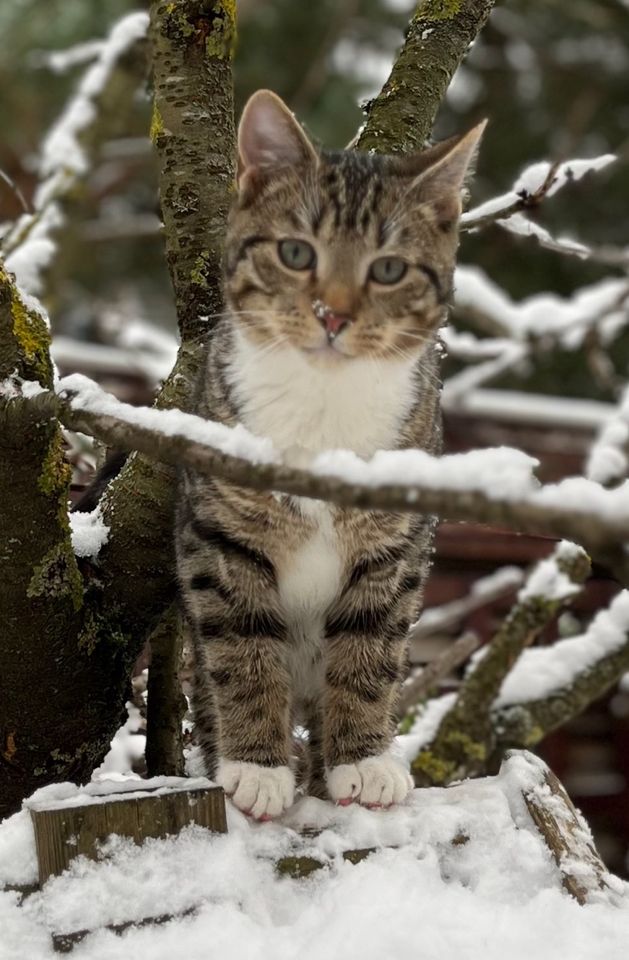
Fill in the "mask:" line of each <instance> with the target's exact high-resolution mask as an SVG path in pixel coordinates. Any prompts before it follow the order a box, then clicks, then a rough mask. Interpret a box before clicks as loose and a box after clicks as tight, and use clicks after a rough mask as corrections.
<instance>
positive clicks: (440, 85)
mask: <svg viewBox="0 0 629 960" xmlns="http://www.w3.org/2000/svg"><path fill="white" fill-rule="evenodd" d="M495 2H496V0H423V2H421V3H419V4H418V5H417V9H416V11H415V14H414V15H413V17H412V19H411V21H410V23H409V25H408V27H407V30H406V42H405V44H404V47H403V48H402V50H401V51H400V54H399V56H398V57H397V59H396V61H395V63H394V65H393V69H392V70H391V74H390V76H389V79H388V80H387V82H386V83H385V85H384V87H383V88H382V91H381V92H380V93H379V94H378V96H377V97H376V98H375V99H374V100H372V101H371V103H370V104H369V107H368V109H367V121H366V124H365V127H364V129H363V130H362V131H361V133H360V134H359V136H358V140H357V142H356V146H357V148H358V149H359V150H373V151H375V152H377V153H407V152H410V151H412V150H421V149H422V148H423V147H424V146H425V143H426V140H427V139H428V137H429V136H430V133H431V130H432V127H433V123H434V119H435V116H436V114H437V110H438V109H439V105H440V103H441V101H442V100H443V97H444V95H445V92H446V90H447V89H448V86H449V84H450V81H451V79H452V77H453V76H454V73H455V71H456V69H457V67H458V66H459V64H460V63H461V61H462V60H463V58H464V56H465V54H466V53H467V50H468V47H469V45H470V44H471V43H472V42H473V41H474V40H475V39H476V37H477V35H478V34H479V33H480V31H481V30H482V28H483V27H484V25H485V23H486V22H487V19H488V18H489V14H490V13H491V11H492V9H493V7H494V5H495Z"/></svg>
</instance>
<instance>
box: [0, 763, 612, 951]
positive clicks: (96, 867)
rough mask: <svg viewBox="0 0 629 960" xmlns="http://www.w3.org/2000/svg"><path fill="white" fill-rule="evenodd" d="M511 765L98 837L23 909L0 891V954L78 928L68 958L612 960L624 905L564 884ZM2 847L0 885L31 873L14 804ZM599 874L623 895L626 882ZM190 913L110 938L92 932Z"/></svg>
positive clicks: (535, 777) (530, 770) (527, 781)
mask: <svg viewBox="0 0 629 960" xmlns="http://www.w3.org/2000/svg"><path fill="white" fill-rule="evenodd" d="M518 761H519V758H517V757H516V758H513V759H512V760H510V761H509V762H508V763H507V764H505V766H504V767H503V770H502V772H501V774H500V775H499V776H497V777H491V778H486V779H484V780H477V781H473V782H469V783H465V784H461V785H458V786H452V787H450V788H448V789H444V790H442V789H423V790H415V791H414V792H413V793H412V794H411V796H410V798H409V800H408V801H407V802H406V803H405V804H403V805H402V806H400V807H398V808H395V809H393V810H390V811H370V810H366V809H363V808H359V807H356V806H352V807H348V808H341V807H335V806H333V805H332V804H330V803H325V802H323V801H320V800H315V799H312V798H304V799H302V800H300V801H299V802H298V803H297V804H296V805H295V806H294V807H293V808H292V809H291V810H290V811H289V812H288V813H287V814H286V815H285V817H284V819H283V820H282V822H277V823H267V824H254V823H252V822H251V821H249V820H248V819H247V818H246V817H245V816H243V815H242V814H240V813H238V812H237V811H236V810H235V809H233V808H231V807H230V806H229V805H228V828H229V833H228V834H226V835H212V834H210V833H209V832H207V831H205V830H203V829H201V828H199V827H194V826H190V827H187V828H185V829H184V830H183V831H182V832H181V833H180V834H179V835H178V836H175V837H169V838H166V839H162V840H147V841H146V842H145V843H144V844H143V845H142V846H141V847H136V846H134V845H133V844H132V843H131V842H130V841H128V840H126V839H123V838H110V839H109V840H108V841H107V842H106V843H105V844H104V845H103V847H102V849H101V859H100V860H99V861H97V862H91V861H87V860H85V859H83V858H77V859H75V860H74V861H73V862H72V864H71V866H70V868H69V869H68V870H67V871H66V872H65V873H64V874H62V875H61V876H59V877H54V878H51V879H50V880H49V881H48V882H47V883H46V885H45V886H44V888H43V890H41V891H38V892H35V893H33V894H31V895H30V896H29V897H27V898H26V899H25V900H24V902H23V905H22V906H21V907H20V906H18V896H17V894H16V893H13V892H4V893H0V926H1V928H2V931H3V937H2V947H1V948H0V951H2V954H1V955H2V958H3V960H18V958H19V960H22V958H25V957H28V960H52V958H53V957H54V956H55V954H54V953H53V949H52V944H51V941H50V938H49V934H50V932H51V931H54V932H56V933H67V932H71V931H74V930H84V929H89V930H94V931H95V932H94V933H92V934H91V935H89V936H88V937H87V938H86V939H84V940H83V941H82V942H80V943H78V944H77V945H76V946H75V947H74V950H73V956H74V957H76V958H77V960H126V958H127V957H129V956H140V957H143V956H150V957H151V958H152V960H206V958H207V956H208V949H209V946H208V945H211V952H212V954H213V955H216V956H220V957H221V958H222V960H267V958H268V957H273V958H275V960H294V958H295V957H297V956H299V957H302V958H304V960H335V958H337V957H338V958H340V957H344V958H345V957H346V958H349V960H358V958H360V960H397V958H399V957H404V956H415V955H419V954H417V950H420V952H421V957H422V960H451V958H452V957H454V956H460V957H462V958H467V957H469V958H472V957H477V956H480V955H481V953H482V956H483V960H504V957H505V956H509V957H510V960H529V957H530V956H532V955H533V956H536V957H538V958H540V960H550V958H553V957H556V956H558V955H559V956H561V955H562V954H566V955H569V956H570V957H571V960H586V958H587V960H590V958H591V957H593V956H594V957H599V956H604V957H605V958H606V960H621V958H622V960H624V957H625V956H626V943H627V938H629V911H627V910H624V909H618V907H616V906H612V905H610V903H609V902H600V903H593V904H592V905H588V906H585V907H580V906H579V905H578V904H577V903H576V901H574V900H572V899H571V898H570V897H569V896H568V895H566V894H565V893H563V892H562V891H561V884H560V879H559V876H558V872H557V868H556V867H555V865H554V862H553V860H552V857H551V855H550V853H549V852H548V850H547V849H546V847H545V846H544V843H543V841H542V838H541V836H540V835H539V834H538V833H537V831H536V830H535V828H534V826H533V824H532V822H531V820H530V819H529V817H528V815H527V813H526V809H525V805H524V803H523V800H522V796H521V791H522V789H523V788H526V789H528V790H535V789H539V784H540V776H541V772H542V769H541V768H540V772H539V773H538V771H537V770H536V768H535V766H534V765H532V764H531V763H529V764H524V763H523V762H522V761H519V762H518ZM55 789H56V790H57V791H60V790H61V792H63V788H60V787H59V786H57V787H56V788H55ZM68 789H71V790H74V791H75V792H76V788H74V787H69V788H68ZM455 839H456V841H457V842H456V843H453V842H452V841H453V840H455ZM365 848H375V852H374V853H372V854H371V855H370V856H369V857H368V858H367V859H365V860H363V861H362V862H360V863H358V864H356V865H354V864H351V863H348V862H346V861H344V860H343V859H342V853H343V851H346V850H351V849H365ZM0 851H1V854H2V855H1V856H0V863H1V864H2V866H1V867H0V869H1V870H2V871H3V872H2V873H0V876H1V878H2V880H3V882H5V883H6V882H11V883H17V882H21V883H27V882H33V881H34V880H35V877H36V866H35V857H34V843H33V835H32V830H31V829H30V822H29V817H28V813H27V811H26V810H23V811H21V812H20V813H18V814H16V815H15V816H14V817H12V818H10V819H8V820H6V821H4V822H3V823H2V824H0ZM292 855H303V856H310V857H313V858H315V859H317V860H318V861H320V862H322V863H324V864H326V868H325V869H322V870H319V871H317V872H316V873H314V874H312V875H311V877H310V878H308V879H291V878H288V877H281V876H279V875H278V874H277V873H276V870H275V866H274V862H275V861H276V860H277V859H278V858H280V857H282V856H292ZM9 878H10V879H9ZM609 879H610V884H611V886H612V889H613V890H614V895H615V896H616V897H617V898H618V902H619V903H622V902H624V901H623V900H622V898H623V894H624V892H625V885H623V884H622V883H621V882H620V881H618V880H615V878H609ZM187 910H188V911H191V912H190V914H189V915H187V916H185V917H179V918H175V919H173V920H171V921H170V922H168V923H167V924H164V925H162V926H145V927H142V928H138V927H136V928H133V927H132V928H130V929H129V930H127V931H126V932H125V933H124V935H123V936H120V937H117V936H115V935H114V934H113V933H112V932H110V931H107V930H105V929H103V927H104V926H105V925H106V924H112V923H125V922H128V921H136V920H141V919H143V918H145V917H156V916H160V915H164V914H168V915H172V914H176V913H183V912H184V911H187Z"/></svg>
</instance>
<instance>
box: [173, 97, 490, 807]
mask: <svg viewBox="0 0 629 960" xmlns="http://www.w3.org/2000/svg"><path fill="white" fill-rule="evenodd" d="M482 127H483V125H480V126H479V127H476V128H475V129H474V130H472V131H470V132H469V133H468V134H466V135H465V136H463V137H460V138H453V139H451V140H448V141H445V142H443V143H440V144H437V145H436V146H434V147H432V148H428V149H427V150H425V151H423V152H422V153H419V154H415V155H412V156H388V157H385V156H374V155H370V154H368V153H361V152H358V151H339V152H319V151H318V150H316V149H315V147H314V146H313V145H312V143H311V142H310V140H309V139H308V137H307V136H306V134H305V133H304V131H303V129H302V127H301V126H300V125H299V123H298V122H297V121H296V120H295V118H294V117H293V115H292V113H291V112H290V111H289V110H288V108H287V107H286V106H285V104H284V103H283V102H282V101H281V100H280V99H279V98H278V97H277V96H276V95H275V94H273V93H271V92H270V91H265V90H261V91H258V92H257V93H256V94H254V95H253V96H252V97H251V99H250V100H249V102H248V103H247V105H246V106H245V109H244V112H243V114H242V119H241V122H240V126H239V131H238V147H239V166H238V180H237V194H236V197H235V199H234V202H233V206H232V209H231V212H230V215H229V220H228V229H227V236H226V245H225V255H224V296H225V303H226V308H227V309H226V313H225V315H224V316H223V317H222V318H221V319H220V321H219V323H218V325H217V326H216V328H215V330H214V333H213V336H212V340H211V344H210V347H209V351H208V358H207V364H206V367H205V368H204V370H203V375H202V378H201V382H200V384H199V391H200V392H199V404H198V412H199V413H200V414H201V415H202V416H204V417H207V418H209V419H213V420H218V421H221V422H222V423H225V424H228V425H235V424H237V423H242V424H244V425H245V426H246V427H247V428H248V429H249V430H250V431H252V432H253V433H255V434H259V435H263V436H267V437H270V438H271V440H272V441H273V444H274V445H275V447H276V449H277V450H278V451H280V452H281V454H282V456H283V460H284V462H285V463H287V464H290V465H294V466H302V467H303V466H307V465H308V464H309V462H310V461H311V460H312V458H313V456H315V455H316V454H317V453H319V452H320V451H322V450H326V449H331V448H344V449H348V450H352V451H354V452H355V453H356V454H358V455H359V456H360V457H363V458H369V457H371V456H372V455H373V454H374V453H375V451H376V450H380V449H401V448H405V447H419V448H421V449H424V450H427V451H429V452H430V453H437V452H439V449H440V421H439V408H438V400H439V380H438V346H437V334H438V329H439V326H440V325H441V324H442V322H443V320H444V317H445V313H446V306H447V302H448V297H449V294H450V290H451V284H452V275H453V269H454V262H455V254H456V249H457V245H458V220H459V216H460V212H461V190H462V186H463V183H464V179H465V175H466V171H467V169H468V166H469V164H470V162H471V160H472V158H473V156H474V153H475V151H476V147H477V144H478V141H479V138H480V135H481V132H482ZM433 530H434V519H433V518H431V517H422V516H418V515H413V514H389V513H377V512H372V511H360V510H356V509H345V508H339V507H333V506H331V505H328V504H326V503H323V502H320V501H316V500H309V499H305V498H301V499H300V498H295V497H290V496H284V495H278V494H274V493H271V492H269V493H259V492H254V491H251V490H246V489H242V488H240V487H236V486H235V485H233V484H232V483H228V482H226V481H223V480H221V479H220V478H218V477H207V476H201V475H198V474H196V473H195V472H194V471H191V470H185V471H183V472H182V477H181V482H180V489H179V494H178V505H177V519H176V552H177V567H178V577H179V583H180V588H181V594H182V597H183V601H184V606H185V610H186V612H187V617H188V619H189V622H190V624H191V627H192V634H193V647H194V656H195V664H196V666H195V679H194V693H193V709H194V716H195V723H196V730H197V736H198V742H199V745H200V748H201V751H202V754H203V757H204V761H205V764H206V768H207V772H208V775H209V776H211V777H213V778H214V779H215V780H216V781H217V782H218V783H219V784H221V785H222V786H223V787H224V789H225V792H226V793H227V794H228V795H229V796H230V797H231V799H232V801H233V803H234V804H235V805H236V806H237V807H238V808H240V809H241V810H243V811H244V812H246V813H248V814H249V815H251V816H252V817H254V818H255V819H258V820H268V819H271V818H274V817H278V816H280V815H281V814H282V813H283V812H284V811H285V810H286V809H287V808H288V807H290V805H291V804H292V803H293V801H294V797H295V789H296V773H295V771H294V769H293V767H292V766H291V754H292V752H293V742H292V732H293V729H294V726H295V724H297V723H299V724H301V725H303V726H304V727H305V728H306V729H307V731H308V752H309V771H308V774H307V776H306V781H305V784H304V788H305V789H306V790H307V792H308V793H310V794H312V795H314V796H318V797H322V798H325V797H327V798H329V799H331V800H332V801H334V802H336V803H337V804H341V805H346V804H349V803H352V802H357V803H360V804H363V805H365V806H368V807H375V808H377V807H388V806H390V805H391V804H393V803H399V802H401V801H402V800H404V798H405V797H406V795H407V793H408V792H409V790H410V789H411V788H412V785H413V784H412V780H411V778H410V776H409V774H408V772H407V770H406V768H405V766H404V765H403V764H402V763H401V761H400V760H398V759H397V758H396V757H395V756H394V755H393V753H392V752H391V743H392V738H393V734H394V730H395V722H394V716H395V707H396V700H397V696H398V693H399V688H400V683H401V681H402V679H403V676H404V670H405V665H406V661H407V631H408V627H409V624H410V623H411V622H412V621H413V620H414V619H415V618H416V617H417V615H418V613H419V609H420V605H421V598H422V590H423V585H424V581H425V579H426V575H427V572H428V568H429V565H430V557H431V552H432V538H433Z"/></svg>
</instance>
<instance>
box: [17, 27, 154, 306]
mask: <svg viewBox="0 0 629 960" xmlns="http://www.w3.org/2000/svg"><path fill="white" fill-rule="evenodd" d="M148 19H149V18H148V14H147V13H145V12H144V11H138V12H135V13H131V14H129V15H128V16H126V17H124V18H123V19H122V20H120V21H119V22H118V23H117V24H115V26H114V27H113V28H112V30H111V32H110V34H109V36H108V37H107V39H106V40H105V41H104V42H103V44H102V46H101V48H100V50H99V51H98V52H97V54H96V59H95V62H94V63H93V64H92V66H91V67H89V68H88V70H87V71H86V72H85V74H84V76H83V77H82V79H81V81H80V83H79V85H78V88H77V90H76V92H75V94H74V96H73V97H72V98H71V99H70V100H69V102H68V104H67V105H66V108H65V110H64V111H63V113H62V114H61V116H60V117H59V119H58V120H57V122H56V123H55V124H54V125H53V127H52V128H51V130H50V131H49V132H48V135H47V136H46V138H45V140H44V142H43V144H42V147H41V156H40V160H39V174H40V177H41V182H40V184H39V186H38V187H37V190H36V191H35V196H34V198H33V208H34V211H33V213H25V214H23V215H22V216H21V217H20V218H19V220H18V221H17V223H16V224H15V226H14V227H13V228H12V230H10V232H9V233H8V235H7V236H6V237H5V238H4V243H3V247H4V249H5V251H6V252H7V254H8V255H7V257H6V266H7V269H8V270H9V271H10V272H11V273H14V274H15V277H16V280H17V283H18V286H19V287H20V288H21V289H23V290H24V291H26V292H27V293H29V294H32V295H36V294H39V293H41V288H42V273H43V271H44V270H45V268H46V267H47V266H48V265H49V263H50V262H51V260H52V257H53V256H54V253H55V249H56V246H55V243H54V239H53V236H52V235H53V233H54V231H55V230H57V229H58V227H59V226H60V225H61V223H62V222H63V216H62V213H61V209H60V207H59V205H58V203H57V202H56V201H57V200H58V198H59V197H61V196H62V195H63V194H64V193H66V192H67V190H68V189H70V187H71V185H72V184H73V183H74V182H75V181H76V180H77V178H79V177H81V176H83V175H84V174H85V173H86V171H87V168H88V159H87V156H86V153H85V149H84V146H83V145H82V142H81V138H82V136H83V135H84V133H85V131H86V130H87V128H88V127H89V126H90V124H92V122H93V121H94V118H95V116H96V114H97V106H96V103H97V100H98V97H99V96H100V94H101V93H102V91H103V88H104V86H105V84H106V82H107V79H108V78H109V76H110V75H111V72H112V70H113V69H114V68H115V66H116V64H117V63H118V61H119V60H120V58H121V57H122V56H123V55H124V54H125V53H126V51H127V50H129V48H130V47H131V46H132V45H133V44H134V43H136V42H137V41H138V40H141V39H142V38H143V37H144V36H145V35H146V32H147V28H148Z"/></svg>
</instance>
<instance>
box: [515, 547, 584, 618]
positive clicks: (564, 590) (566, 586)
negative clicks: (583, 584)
mask: <svg viewBox="0 0 629 960" xmlns="http://www.w3.org/2000/svg"><path fill="white" fill-rule="evenodd" d="M583 555H584V552H583V550H582V548H581V547H578V546H577V545H576V544H574V543H570V542H569V541H568V540H563V541H562V542H561V543H560V544H559V545H558V546H557V547H556V549H555V550H553V553H552V555H551V556H550V557H547V558H546V559H545V560H540V562H539V563H538V564H536V565H535V567H534V568H533V570H532V571H531V573H530V574H529V576H528V577H527V580H526V583H525V584H524V586H523V587H522V589H521V590H520V591H519V592H518V601H519V602H520V603H523V602H526V601H527V600H530V599H532V598H533V597H543V598H545V599H546V600H567V599H568V598H569V597H573V596H575V594H577V593H579V590H580V587H579V585H578V584H577V583H574V581H572V580H571V579H570V577H569V576H567V574H565V573H564V572H563V570H561V569H560V567H559V561H562V560H563V561H564V562H565V561H569V560H575V559H577V558H578V557H580V556H583Z"/></svg>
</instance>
